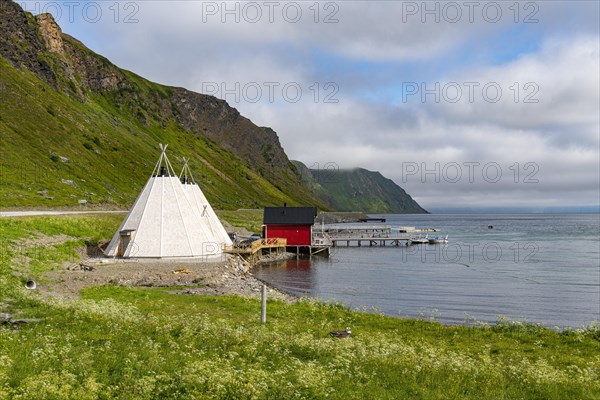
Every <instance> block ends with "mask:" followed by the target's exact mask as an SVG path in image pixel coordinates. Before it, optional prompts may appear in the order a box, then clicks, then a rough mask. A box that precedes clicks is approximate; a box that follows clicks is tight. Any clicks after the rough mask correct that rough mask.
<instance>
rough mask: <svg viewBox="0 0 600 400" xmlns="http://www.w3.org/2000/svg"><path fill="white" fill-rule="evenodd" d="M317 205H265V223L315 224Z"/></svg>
mask: <svg viewBox="0 0 600 400" xmlns="http://www.w3.org/2000/svg"><path fill="white" fill-rule="evenodd" d="M316 216H317V207H265V214H264V219H263V224H265V225H313V224H314V223H315V217H316Z"/></svg>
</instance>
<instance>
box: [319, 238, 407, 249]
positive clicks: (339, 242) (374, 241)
mask: <svg viewBox="0 0 600 400" xmlns="http://www.w3.org/2000/svg"><path fill="white" fill-rule="evenodd" d="M331 241H332V242H333V247H341V246H343V245H344V243H345V247H350V246H355V247H363V246H365V247H367V246H368V247H386V246H392V247H398V246H401V245H402V246H408V245H409V244H410V243H411V237H410V236H388V237H336V238H334V237H332V238H331Z"/></svg>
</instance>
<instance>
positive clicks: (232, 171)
mask: <svg viewBox="0 0 600 400" xmlns="http://www.w3.org/2000/svg"><path fill="white" fill-rule="evenodd" d="M158 143H167V144H169V155H170V157H171V162H172V163H173V164H174V167H175V169H176V170H177V169H180V168H181V166H182V158H183V157H188V158H190V159H191V161H190V166H191V168H192V170H193V172H194V174H195V178H196V181H198V183H199V184H200V186H201V187H202V189H203V191H204V192H205V194H206V196H207V197H208V198H209V200H210V201H211V202H212V203H213V206H214V207H215V208H227V209H233V208H241V207H258V206H262V205H273V204H282V203H284V202H287V203H288V204H310V205H313V204H314V205H317V206H319V207H322V208H323V207H325V205H324V203H323V202H321V201H320V200H318V199H317V198H316V197H315V196H313V195H312V194H311V193H310V192H309V191H308V190H304V189H305V187H304V184H303V183H302V180H301V179H300V177H299V175H298V173H297V172H296V170H295V168H294V167H293V165H292V164H291V163H290V161H289V160H288V158H287V156H286V154H285V152H284V151H283V149H282V147H281V145H280V142H279V139H278V137H277V134H276V133H275V132H274V131H273V130H271V129H270V128H263V127H258V126H256V125H254V124H253V123H252V122H251V121H250V120H249V119H247V118H245V117H243V116H241V115H240V114H239V112H238V111H237V110H236V109H235V108H232V107H230V106H229V105H228V104H227V103H226V102H225V101H223V100H219V99H217V98H215V97H212V96H206V95H202V94H198V93H194V92H191V91H188V90H186V89H182V88H175V87H168V86H163V85H159V84H155V83H152V82H150V81H148V80H146V79H143V78H141V77H139V76H137V75H135V74H133V73H131V72H129V71H125V70H122V69H119V68H118V67H116V66H114V65H113V64H112V63H110V61H108V60H107V59H105V58H104V57H101V56H99V55H97V54H95V53H93V52H92V51H90V50H89V49H87V48H86V47H85V46H84V45H83V44H82V43H80V42H79V41H77V40H76V39H74V38H72V37H70V36H69V35H66V34H63V33H62V32H61V30H60V28H59V27H58V25H57V24H56V23H55V21H54V20H53V18H52V16H51V15H50V14H42V15H38V16H33V15H31V14H29V13H26V12H24V11H23V10H22V9H21V7H20V6H19V5H18V4H17V3H14V2H11V1H6V0H0V207H15V206H70V205H77V204H78V203H79V201H80V200H85V201H87V202H88V203H104V204H113V205H121V206H123V205H129V204H131V203H132V201H133V200H134V199H135V197H136V195H137V194H138V193H139V190H140V189H141V187H142V185H143V184H144V183H145V181H146V180H147V178H148V176H149V175H150V173H151V171H152V168H153V164H154V162H155V161H156V159H157V157H158V155H159V150H158ZM177 172H178V171H177Z"/></svg>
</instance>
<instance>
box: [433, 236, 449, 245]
mask: <svg viewBox="0 0 600 400" xmlns="http://www.w3.org/2000/svg"><path fill="white" fill-rule="evenodd" d="M445 243H448V235H446V236H444V237H442V236H438V237H435V238H431V239H429V244H445Z"/></svg>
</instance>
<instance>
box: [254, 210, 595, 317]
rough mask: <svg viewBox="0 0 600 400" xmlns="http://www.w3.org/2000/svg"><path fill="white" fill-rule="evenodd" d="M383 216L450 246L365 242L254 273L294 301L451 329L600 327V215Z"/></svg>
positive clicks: (395, 223) (279, 264)
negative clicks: (519, 324) (503, 324)
mask: <svg viewBox="0 0 600 400" xmlns="http://www.w3.org/2000/svg"><path fill="white" fill-rule="evenodd" d="M383 217H385V218H386V219H387V221H386V222H385V224H382V225H392V226H415V227H417V228H439V229H441V232H436V233H433V234H431V233H430V234H429V235H430V237H431V236H438V235H443V236H445V235H448V236H449V242H448V244H447V245H443V244H435V245H430V244H422V245H413V246H400V247H390V246H389V245H388V246H387V247H368V245H366V246H365V244H366V242H365V244H363V247H349V248H346V247H336V248H332V253H331V256H330V257H329V258H326V257H319V256H316V257H312V259H306V258H301V259H299V260H296V259H293V260H288V261H285V262H280V263H274V264H269V265H263V266H261V267H258V268H257V269H256V270H255V275H256V276H257V277H258V278H260V279H262V280H264V281H266V282H269V283H270V284H272V285H273V286H275V287H278V288H280V289H282V290H284V291H287V292H289V293H292V294H295V295H299V296H308V297H314V298H318V299H321V300H324V301H335V302H340V303H343V304H345V305H347V306H349V307H350V308H353V309H367V310H373V311H376V312H382V313H384V314H386V315H392V316H399V317H411V318H425V319H431V318H434V319H436V320H438V321H440V322H443V323H447V324H465V323H473V321H482V322H488V323H494V322H496V321H497V320H498V319H499V318H502V317H506V318H508V319H510V320H514V321H527V322H532V323H541V324H543V325H546V326H550V327H554V326H558V327H561V328H564V327H573V328H577V327H581V326H585V325H588V324H590V323H591V322H592V321H598V320H600V215H598V214H519V215H498V214H489V215H473V214H471V215H447V214H439V215H433V214H430V215H385V216H383ZM369 224H371V223H369ZM489 226H492V227H493V228H492V229H490V228H489ZM315 229H319V225H316V226H315Z"/></svg>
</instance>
